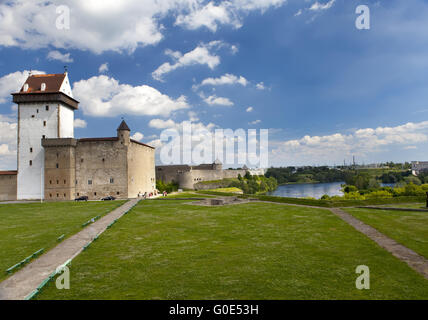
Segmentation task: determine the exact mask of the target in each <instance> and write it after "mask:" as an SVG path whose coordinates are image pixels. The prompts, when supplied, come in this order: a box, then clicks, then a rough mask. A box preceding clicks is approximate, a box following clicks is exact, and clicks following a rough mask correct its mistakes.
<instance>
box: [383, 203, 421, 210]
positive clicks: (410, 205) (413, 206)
mask: <svg viewBox="0 0 428 320" xmlns="http://www.w3.org/2000/svg"><path fill="white" fill-rule="evenodd" d="M381 207H393V208H410V209H426V210H428V208H427V206H426V203H404V204H387V205H383V206H381Z"/></svg>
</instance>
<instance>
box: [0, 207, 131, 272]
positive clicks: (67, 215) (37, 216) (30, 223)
mask: <svg viewBox="0 0 428 320" xmlns="http://www.w3.org/2000/svg"><path fill="white" fill-rule="evenodd" d="M123 203H124V201H110V202H109V201H106V202H55V203H43V204H40V203H26V204H0V248H1V250H0V280H3V279H4V278H6V277H7V274H6V272H5V270H6V269H7V268H9V267H11V266H12V265H14V264H16V263H18V262H19V261H21V260H22V259H24V258H26V257H27V256H29V255H31V254H32V253H34V252H35V251H37V250H39V249H41V248H45V249H46V250H47V249H50V248H52V247H54V246H55V245H56V244H57V243H58V242H57V238H58V237H59V236H61V235H62V234H66V237H68V236H70V235H72V234H75V233H76V232H78V231H79V230H81V229H82V224H83V223H84V222H86V221H88V220H89V219H91V218H93V217H95V216H97V215H104V214H106V213H107V212H110V211H111V210H112V209H114V208H116V207H117V206H119V205H121V204H123Z"/></svg>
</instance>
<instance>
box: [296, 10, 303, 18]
mask: <svg viewBox="0 0 428 320" xmlns="http://www.w3.org/2000/svg"><path fill="white" fill-rule="evenodd" d="M302 13H303V11H302V9H299V11H297V12H296V13H295V14H294V16H295V17H298V16H300V15H301V14H302Z"/></svg>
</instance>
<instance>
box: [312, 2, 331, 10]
mask: <svg viewBox="0 0 428 320" xmlns="http://www.w3.org/2000/svg"><path fill="white" fill-rule="evenodd" d="M335 2H336V0H330V1H328V2H326V3H324V4H323V3H319V2H318V1H315V3H314V4H312V6H311V7H310V8H309V10H311V11H320V10H328V9H330V8H331V7H332V6H333V5H334V3H335Z"/></svg>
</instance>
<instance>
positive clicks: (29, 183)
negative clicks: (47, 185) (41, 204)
mask: <svg viewBox="0 0 428 320" xmlns="http://www.w3.org/2000/svg"><path fill="white" fill-rule="evenodd" d="M12 95H13V102H15V103H17V104H18V181H17V199H18V200H21V199H41V198H44V149H43V146H42V140H43V139H45V138H73V137H74V111H75V110H77V108H78V104H79V102H78V101H77V100H75V99H73V95H72V92H71V86H70V81H69V79H68V75H67V73H63V74H43V75H30V76H29V77H28V78H27V80H26V81H25V83H24V85H23V86H22V88H21V90H20V91H19V92H17V93H13V94H12Z"/></svg>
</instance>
